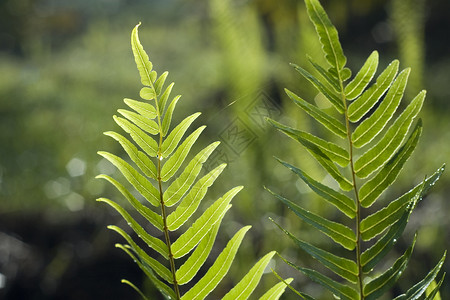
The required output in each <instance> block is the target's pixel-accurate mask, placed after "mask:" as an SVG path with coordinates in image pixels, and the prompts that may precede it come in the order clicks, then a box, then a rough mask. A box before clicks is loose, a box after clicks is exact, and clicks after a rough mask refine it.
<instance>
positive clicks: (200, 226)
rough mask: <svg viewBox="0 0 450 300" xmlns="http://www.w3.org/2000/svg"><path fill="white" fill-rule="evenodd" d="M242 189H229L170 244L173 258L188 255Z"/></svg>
mask: <svg viewBox="0 0 450 300" xmlns="http://www.w3.org/2000/svg"><path fill="white" fill-rule="evenodd" d="M242 188H243V187H242V186H238V187H235V188H233V189H231V190H230V191H228V192H227V193H226V194H225V195H223V197H222V198H220V199H219V200H217V201H216V202H214V204H212V205H211V206H210V207H208V208H207V209H206V210H205V212H204V213H203V214H202V215H201V217H199V218H198V219H197V220H196V221H195V222H194V224H192V226H191V227H189V229H188V230H186V231H185V232H184V233H183V234H182V235H181V236H180V237H179V238H178V239H177V240H176V241H175V242H174V243H173V244H172V254H173V256H174V258H180V257H183V256H184V255H186V254H187V253H189V252H190V251H191V250H192V249H193V248H194V247H195V246H196V245H197V244H198V243H199V242H200V241H201V240H202V239H203V238H204V237H205V235H206V234H207V233H208V232H209V231H210V230H211V228H212V227H213V225H214V224H216V223H217V222H218V221H219V220H220V219H221V217H222V216H223V215H224V214H225V213H226V212H227V211H228V209H229V208H230V206H231V205H229V203H230V202H231V200H232V199H233V197H234V196H235V195H236V194H237V193H239V191H240V190H242Z"/></svg>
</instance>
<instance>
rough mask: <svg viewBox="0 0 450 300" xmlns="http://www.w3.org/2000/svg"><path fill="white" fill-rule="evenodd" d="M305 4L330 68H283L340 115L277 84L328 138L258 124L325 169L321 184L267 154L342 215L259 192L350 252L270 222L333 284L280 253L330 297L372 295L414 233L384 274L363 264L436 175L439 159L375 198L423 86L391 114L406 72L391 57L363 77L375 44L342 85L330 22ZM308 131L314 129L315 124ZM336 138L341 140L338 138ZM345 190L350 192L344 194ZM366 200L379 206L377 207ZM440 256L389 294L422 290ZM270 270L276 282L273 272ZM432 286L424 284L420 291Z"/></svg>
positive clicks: (418, 129) (393, 233) (373, 258)
mask: <svg viewBox="0 0 450 300" xmlns="http://www.w3.org/2000/svg"><path fill="white" fill-rule="evenodd" d="M305 4H306V9H307V13H308V15H309V18H310V20H311V21H312V23H313V24H314V26H315V29H316V33H317V35H318V37H319V41H320V43H321V44H322V48H323V52H324V56H325V60H326V62H327V63H328V65H330V66H331V67H330V68H328V69H327V68H324V67H323V66H321V65H320V64H318V63H316V62H315V61H314V60H312V59H311V58H310V57H309V56H307V57H308V60H309V61H310V63H311V64H312V66H313V68H314V69H315V71H316V72H317V73H318V77H315V76H314V75H312V74H310V73H309V72H307V71H306V70H305V69H303V68H302V67H299V66H297V65H294V64H291V65H292V66H293V67H294V68H295V69H296V71H298V72H299V73H301V74H302V75H303V76H304V77H305V78H306V79H307V80H308V81H310V83H312V85H313V86H314V91H316V90H317V91H319V92H320V93H322V94H323V96H324V97H325V98H326V99H328V101H329V102H330V103H331V104H332V106H334V107H335V108H336V109H337V111H338V113H340V114H338V113H336V112H334V111H330V110H329V109H319V108H318V107H317V106H315V105H313V104H311V103H309V102H308V101H305V100H304V99H302V98H301V97H299V96H297V95H296V94H294V93H293V92H291V91H289V90H288V89H285V91H286V94H287V95H288V97H289V98H290V99H291V100H292V101H293V102H294V104H296V105H297V106H298V107H300V108H301V109H302V110H303V111H305V112H306V113H307V114H309V115H310V116H311V117H312V118H313V119H314V120H315V121H317V122H319V123H320V124H321V125H322V126H324V127H325V128H326V129H327V130H328V131H329V132H331V133H332V135H328V136H327V135H325V138H324V137H323V136H319V135H317V136H316V135H315V134H317V131H316V132H315V133H314V134H312V133H310V132H305V131H302V130H299V129H296V128H291V127H289V126H286V125H283V124H281V123H278V122H276V121H274V120H272V119H269V118H267V121H268V122H269V123H270V124H271V125H272V126H274V127H275V128H276V129H277V130H279V131H281V132H282V133H284V134H285V135H287V136H288V137H290V138H292V139H294V140H295V141H297V142H299V143H300V144H301V145H302V146H303V147H304V148H306V150H307V152H309V153H310V154H311V155H312V156H313V157H314V158H315V160H316V161H317V162H318V163H319V164H320V165H321V166H322V167H323V169H324V170H323V171H325V173H326V176H327V177H325V178H327V180H328V178H329V177H331V178H333V179H335V181H336V182H337V183H338V184H339V187H336V185H327V184H326V183H325V182H326V180H324V181H322V182H319V181H317V180H315V179H313V178H312V177H311V176H309V175H308V173H309V170H306V169H303V168H299V167H296V166H293V165H291V164H289V163H287V162H285V161H283V160H281V159H278V158H276V159H277V160H278V161H279V162H280V163H281V164H282V165H283V166H285V167H286V168H288V169H289V170H291V171H292V172H294V173H295V174H296V175H297V176H298V177H299V178H300V179H302V181H303V182H304V183H306V184H307V185H308V186H309V187H310V188H311V189H312V190H313V191H314V192H315V193H316V194H317V195H319V196H320V197H321V198H323V199H324V200H325V201H327V202H328V203H330V204H332V205H333V206H334V208H336V209H337V210H339V211H340V212H342V213H344V214H345V215H346V216H347V217H349V218H345V219H343V220H342V219H339V221H336V220H335V219H334V217H335V214H333V213H328V210H327V213H328V214H327V217H324V216H321V215H320V214H319V213H316V212H312V211H307V210H305V209H304V208H302V205H301V203H300V202H298V201H300V200H303V199H299V200H294V201H291V200H288V199H286V198H285V197H283V196H281V195H280V194H277V193H274V192H272V191H270V190H268V191H269V192H270V193H272V195H273V196H274V197H275V198H276V199H278V200H280V201H281V202H282V203H284V204H285V205H286V206H287V207H288V208H289V209H290V210H291V211H292V212H293V213H294V214H295V215H296V216H297V217H299V218H300V219H301V220H302V221H303V222H306V223H308V224H309V225H311V226H312V227H313V228H314V229H317V230H319V231H321V232H322V233H324V234H325V235H327V236H328V237H330V238H331V239H332V240H333V241H334V242H336V243H338V244H340V245H341V246H343V247H344V248H346V249H347V250H350V251H351V252H353V254H354V255H355V257H354V259H350V258H348V257H347V256H341V255H336V253H332V252H330V251H329V250H328V249H326V248H325V247H320V248H319V247H316V246H314V245H312V244H311V243H309V242H308V241H304V240H301V239H298V238H297V237H295V236H294V234H292V233H291V232H289V231H288V230H285V229H283V228H282V227H281V226H279V225H278V224H277V226H278V227H279V228H280V229H281V230H282V231H283V232H284V233H285V234H286V235H287V236H288V237H289V238H290V239H291V240H292V241H293V242H294V244H296V245H297V246H298V247H299V248H300V249H302V251H305V252H306V253H308V254H309V255H310V256H312V257H313V258H314V259H315V260H316V261H318V262H320V263H321V264H322V265H323V266H325V267H326V268H327V269H328V270H326V271H331V272H333V273H334V274H336V275H339V277H341V278H339V280H340V281H336V280H335V279H334V278H330V277H328V276H327V275H326V274H322V273H320V272H318V271H315V270H313V269H308V268H304V267H302V266H297V265H295V264H294V263H292V262H289V261H287V260H286V259H284V258H282V259H283V260H284V261H285V262H286V263H287V264H288V265H290V266H292V267H293V268H295V269H297V270H298V271H300V272H301V273H303V274H305V275H306V276H308V277H309V278H310V279H311V280H313V281H315V282H317V283H319V284H320V285H322V286H323V287H325V288H326V289H328V290H329V291H331V293H333V294H334V296H335V297H336V298H338V299H352V300H355V299H366V300H374V299H378V298H380V297H382V296H383V294H384V293H385V292H387V291H388V290H389V289H391V288H392V287H394V285H395V284H396V281H397V279H398V278H399V277H400V275H401V274H402V273H403V272H404V270H405V269H406V266H407V263H408V261H409V259H410V256H411V253H412V250H413V247H414V244H415V241H416V239H415V238H414V242H413V243H412V245H411V247H410V248H409V249H408V250H407V251H406V252H405V253H404V254H403V255H402V256H401V257H400V258H399V259H397V261H396V262H394V264H393V265H392V264H391V265H389V266H388V268H387V270H386V271H385V272H384V273H382V274H381V275H379V276H377V277H375V275H377V274H376V273H375V274H374V272H373V269H374V268H375V267H377V266H379V264H380V262H382V260H383V259H384V258H385V257H386V256H387V254H388V253H389V252H390V251H391V250H392V249H393V247H394V246H395V244H396V241H397V239H399V238H400V236H401V235H402V233H403V232H404V230H405V228H406V226H407V223H408V221H409V219H410V216H411V214H412V212H413V211H414V208H415V207H416V205H417V203H418V202H420V201H421V200H422V199H423V197H424V196H425V195H426V193H427V192H428V190H429V189H430V188H431V187H432V186H433V185H434V184H435V183H436V181H437V180H438V179H439V178H440V177H441V175H442V172H443V171H444V166H442V167H441V168H440V169H438V170H437V171H436V172H435V173H434V174H433V175H431V176H429V177H426V178H425V180H424V181H423V182H422V183H421V184H419V185H416V186H415V187H414V188H412V189H411V190H410V191H408V192H406V193H404V194H403V195H401V196H400V197H398V198H397V199H395V200H393V201H390V200H389V202H388V203H387V204H386V205H385V206H384V207H383V206H381V203H376V202H377V200H379V199H380V197H381V196H382V194H383V193H385V191H386V190H387V189H389V188H390V187H391V186H392V185H394V183H395V181H396V179H397V177H398V176H399V174H400V171H401V170H402V169H403V166H404V165H405V163H406V162H407V161H408V159H409V158H410V157H411V155H412V153H413V152H414V150H415V148H416V146H417V144H418V141H419V137H420V135H421V133H422V122H421V120H420V119H419V120H418V122H417V124H416V126H415V127H414V128H413V129H412V130H411V132H410V128H411V126H412V124H413V122H414V120H415V119H416V117H417V115H418V114H419V112H420V110H421V108H422V105H423V102H424V99H425V94H426V93H425V91H421V92H420V93H419V94H418V95H417V96H416V97H415V98H414V99H413V100H412V101H411V102H410V103H409V104H408V105H407V106H406V108H405V109H404V110H403V111H400V112H398V110H399V109H398V108H399V107H400V106H401V101H402V98H403V95H404V92H405V89H406V86H407V82H408V78H409V74H410V69H409V68H406V69H404V70H403V71H401V72H400V73H399V74H397V73H398V71H399V65H400V63H399V61H398V60H394V61H392V62H391V63H390V64H389V65H388V66H387V67H386V68H384V70H383V71H381V74H379V75H378V77H377V78H376V80H374V81H375V83H373V84H371V82H372V81H373V78H374V76H375V73H376V72H377V69H378V64H379V57H378V56H379V55H378V52H377V51H373V52H372V53H371V54H370V56H369V57H368V58H367V59H366V61H365V62H364V64H363V65H362V67H361V68H360V70H359V71H358V72H357V74H356V76H355V77H354V78H353V79H352V80H351V81H350V82H349V83H346V80H347V79H349V78H350V77H351V72H350V70H348V69H347V68H346V67H345V64H346V62H347V59H346V57H345V55H344V53H343V50H342V47H341V44H340V42H339V37H338V33H337V30H336V28H335V27H334V26H333V25H332V24H331V22H330V19H329V18H328V16H327V14H326V12H325V11H324V9H323V7H322V6H321V5H320V3H319V0H305ZM396 114H397V116H396ZM352 123H356V124H352ZM358 123H359V124H358ZM318 133H322V132H320V131H318ZM326 133H328V132H325V134H326ZM336 136H337V137H338V138H340V139H344V140H345V142H342V140H340V139H338V138H336ZM291 160H292V159H291ZM369 176H371V177H369ZM368 177H369V178H368ZM288 190H289V189H288ZM350 190H352V193H347V192H349V191H350ZM301 198H303V197H301ZM379 202H381V201H379ZM375 204H377V205H378V206H381V207H380V208H378V207H377V206H375ZM329 216H332V217H329ZM342 221H343V222H342ZM351 221H352V222H354V224H352V225H351V223H349V222H351ZM350 225H351V226H350ZM351 228H354V230H352V229H351ZM369 241H370V243H368V242H369ZM444 256H445V255H444ZM443 260H444V258H442V260H441V261H440V263H439V264H438V265H437V266H436V267H435V268H434V269H433V270H431V271H430V273H428V275H427V276H426V277H425V278H424V279H423V280H422V281H421V282H419V283H417V284H416V285H415V286H413V287H412V288H411V289H409V290H408V292H406V294H403V296H399V297H398V298H396V300H398V299H419V297H422V296H423V293H424V291H425V290H426V289H427V288H428V286H429V285H430V284H431V282H433V281H434V280H435V278H436V277H437V275H438V273H439V271H440V268H441V266H442V262H443ZM274 274H275V275H276V276H277V277H278V278H279V279H280V281H282V282H284V281H283V279H282V278H281V277H280V276H278V275H277V274H276V272H274ZM285 284H286V283H285ZM347 284H349V285H347ZM286 285H287V286H288V287H289V288H290V289H291V290H293V291H294V292H295V293H296V294H297V295H298V296H299V297H300V298H302V299H313V298H312V297H310V296H308V295H306V294H303V293H301V292H298V291H297V290H295V289H294V288H293V287H292V286H290V285H289V284H286ZM433 288H434V287H433ZM433 288H428V289H429V293H431V290H432V289H433ZM435 291H436V290H435ZM420 299H422V298H420Z"/></svg>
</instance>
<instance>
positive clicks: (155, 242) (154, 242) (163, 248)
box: [97, 198, 169, 259]
mask: <svg viewBox="0 0 450 300" xmlns="http://www.w3.org/2000/svg"><path fill="white" fill-rule="evenodd" d="M97 201H100V202H105V203H106V204H109V205H110V206H111V207H113V208H114V209H115V210H117V212H118V213H120V214H121V215H122V217H123V218H124V219H125V221H127V222H128V225H129V226H130V227H131V228H132V229H133V231H134V232H136V233H137V234H138V236H139V237H140V238H141V239H142V240H143V241H144V242H145V243H147V245H148V246H149V247H151V248H153V249H154V250H156V251H158V252H159V253H160V254H161V255H162V256H163V257H164V258H166V259H167V258H168V256H169V251H168V249H167V245H166V244H164V243H163V242H162V241H161V240H160V239H158V238H155V237H153V236H151V235H150V234H148V233H147V232H146V231H145V230H144V228H142V226H141V225H139V223H138V222H136V221H135V220H134V219H133V217H131V215H130V214H129V213H128V212H127V211H126V210H125V209H123V208H122V207H121V206H120V205H119V204H117V203H115V202H114V201H111V200H109V199H106V198H99V199H97Z"/></svg>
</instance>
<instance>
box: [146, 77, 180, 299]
mask: <svg viewBox="0 0 450 300" xmlns="http://www.w3.org/2000/svg"><path fill="white" fill-rule="evenodd" d="M150 82H151V81H150ZM151 88H152V89H153V90H154V91H155V87H154V86H153V83H151ZM155 94H156V91H155ZM155 108H156V115H157V118H158V128H159V144H158V156H157V159H158V170H157V179H158V188H159V202H160V203H161V217H162V219H163V230H164V237H165V239H166V245H167V249H168V252H169V262H170V271H171V273H172V280H173V290H174V292H175V295H176V300H180V299H181V296H180V289H179V286H178V281H177V276H176V271H177V269H176V267H175V259H174V258H173V253H172V243H171V241H170V235H169V228H168V227H167V214H166V205H165V203H164V197H163V194H164V193H163V188H162V180H161V161H162V159H163V157H162V151H161V146H162V143H163V130H162V124H161V114H162V111H160V109H159V103H158V97H155Z"/></svg>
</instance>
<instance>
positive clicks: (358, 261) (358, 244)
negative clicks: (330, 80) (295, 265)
mask: <svg viewBox="0 0 450 300" xmlns="http://www.w3.org/2000/svg"><path fill="white" fill-rule="evenodd" d="M340 84H341V97H342V102H343V103H344V115H345V127H346V128H347V140H348V148H349V155H350V157H349V159H350V168H351V172H352V183H353V191H354V192H355V204H356V264H357V266H358V288H359V293H360V299H361V300H364V294H363V278H362V266H361V230H360V222H361V206H360V204H359V196H358V187H357V184H356V175H355V168H354V165H353V142H352V136H351V130H350V122H349V119H348V114H347V113H348V111H347V99H346V97H345V93H344V87H343V84H342V80H340Z"/></svg>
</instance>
